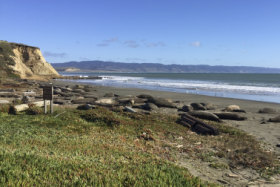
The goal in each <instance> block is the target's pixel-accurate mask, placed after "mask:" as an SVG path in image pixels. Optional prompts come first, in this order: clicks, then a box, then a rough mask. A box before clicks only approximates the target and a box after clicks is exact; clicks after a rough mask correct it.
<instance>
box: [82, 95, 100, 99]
mask: <svg viewBox="0 0 280 187" xmlns="http://www.w3.org/2000/svg"><path fill="white" fill-rule="evenodd" d="M83 97H84V98H93V99H96V100H97V98H98V96H97V95H93V94H84V95H83Z"/></svg>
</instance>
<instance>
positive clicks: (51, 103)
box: [50, 100, 53, 114]
mask: <svg viewBox="0 0 280 187" xmlns="http://www.w3.org/2000/svg"><path fill="white" fill-rule="evenodd" d="M50 107H51V114H52V113H53V100H50Z"/></svg>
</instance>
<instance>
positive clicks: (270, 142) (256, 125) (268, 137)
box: [53, 80, 280, 154]
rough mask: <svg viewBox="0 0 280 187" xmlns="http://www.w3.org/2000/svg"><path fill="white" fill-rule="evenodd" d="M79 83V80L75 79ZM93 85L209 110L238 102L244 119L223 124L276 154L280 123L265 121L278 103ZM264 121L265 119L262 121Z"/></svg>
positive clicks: (56, 83)
mask: <svg viewBox="0 0 280 187" xmlns="http://www.w3.org/2000/svg"><path fill="white" fill-rule="evenodd" d="M53 84H54V86H65V85H72V86H73V85H76V84H77V83H76V82H71V81H67V82H66V81H59V80H56V81H53ZM79 84H82V83H79ZM91 86H93V87H94V88H95V90H96V91H95V94H97V95H98V96H99V97H102V96H103V95H104V94H106V93H114V94H116V95H119V96H127V95H131V96H137V95H140V94H147V95H151V96H154V97H160V98H165V99H170V100H172V101H173V102H178V103H181V104H182V105H183V104H186V105H187V104H190V103H211V104H213V105H214V106H216V109H215V110H210V111H211V112H219V111H221V110H222V109H224V108H225V107H227V106H228V105H238V106H240V108H241V109H242V110H245V111H246V113H245V116H246V117H247V120H244V121H234V120H223V121H224V122H225V123H226V124H227V125H229V126H232V127H236V128H238V129H241V130H243V131H245V132H247V133H248V134H251V135H253V136H255V137H256V139H257V140H260V141H261V142H263V143H264V146H265V147H266V148H267V149H268V150H270V151H275V152H276V153H277V154H280V147H277V146H276V145H277V144H280V123H272V122H267V121H268V120H269V119H270V118H273V117H276V116H278V115H279V114H280V104H277V103H268V102H259V101H250V100H241V99H232V98H221V97H211V96H204V95H194V94H183V93H175V92H165V91H152V90H143V89H136V88H115V87H105V86H96V85H92V84H91ZM262 108H272V109H275V110H276V111H277V113H275V114H268V113H266V114H263V113H259V112H258V111H259V110H260V109H262ZM263 122H265V123H263Z"/></svg>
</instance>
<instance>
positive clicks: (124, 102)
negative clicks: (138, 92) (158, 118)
mask: <svg viewBox="0 0 280 187" xmlns="http://www.w3.org/2000/svg"><path fill="white" fill-rule="evenodd" d="M117 101H118V102H119V103H120V104H121V105H133V104H134V99H133V98H119V99H117Z"/></svg>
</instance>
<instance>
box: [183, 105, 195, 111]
mask: <svg viewBox="0 0 280 187" xmlns="http://www.w3.org/2000/svg"><path fill="white" fill-rule="evenodd" d="M182 111H184V112H190V111H193V107H192V106H191V105H184V106H183V107H182Z"/></svg>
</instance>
